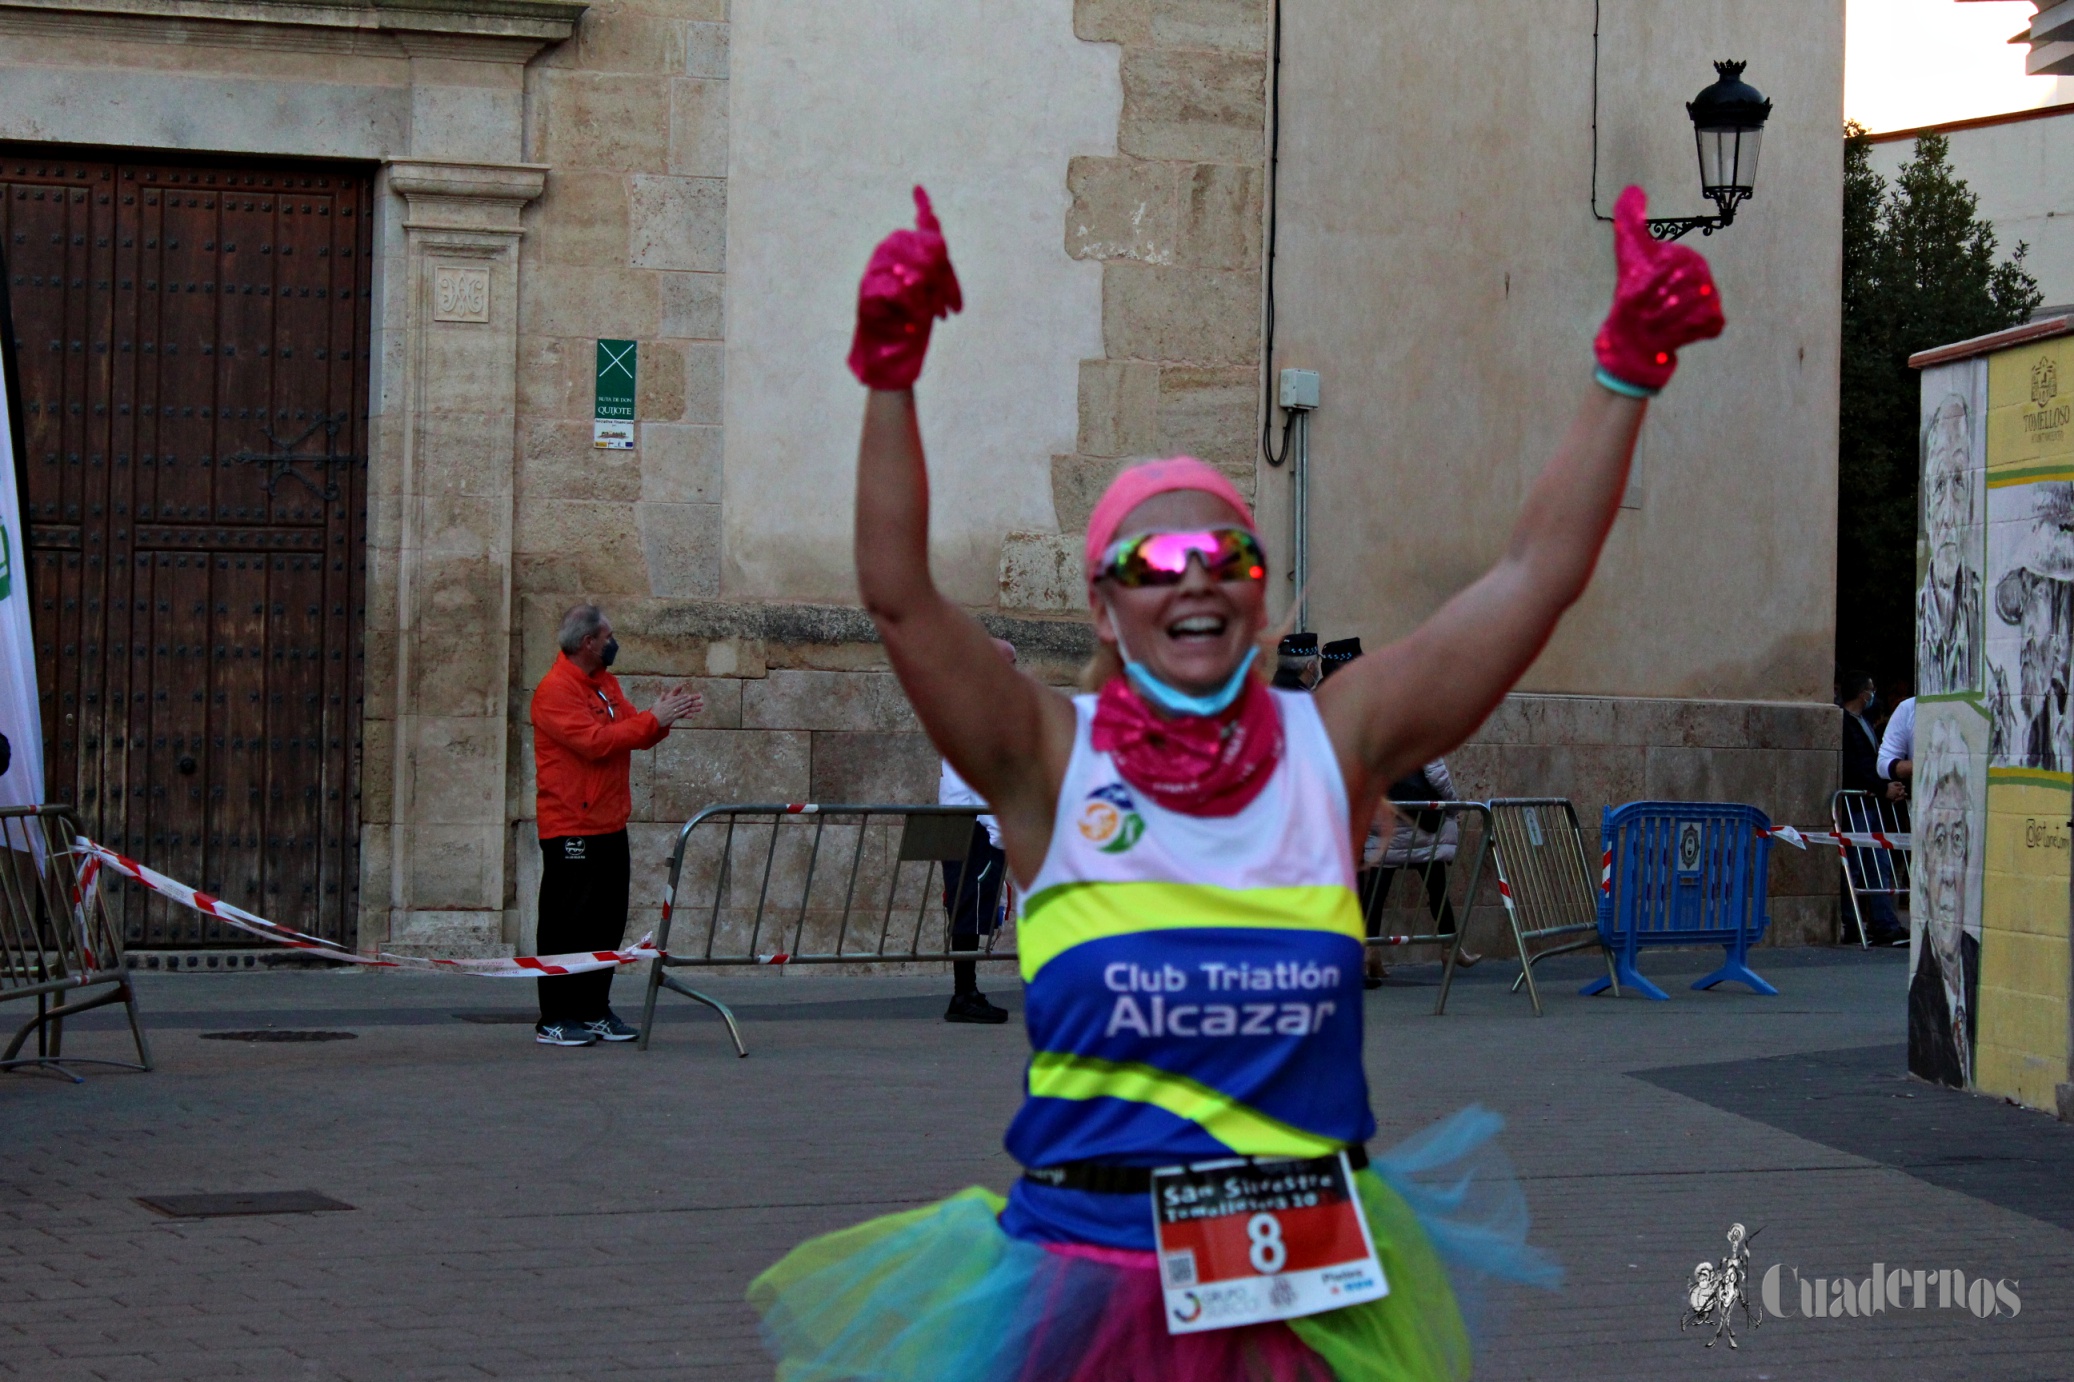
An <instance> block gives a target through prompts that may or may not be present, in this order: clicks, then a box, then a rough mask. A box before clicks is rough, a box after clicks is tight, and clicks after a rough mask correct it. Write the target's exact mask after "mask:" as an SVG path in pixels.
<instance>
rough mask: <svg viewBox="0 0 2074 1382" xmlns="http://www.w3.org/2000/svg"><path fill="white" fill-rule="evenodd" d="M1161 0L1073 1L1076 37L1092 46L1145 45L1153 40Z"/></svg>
mask: <svg viewBox="0 0 2074 1382" xmlns="http://www.w3.org/2000/svg"><path fill="white" fill-rule="evenodd" d="M1158 3H1159V0H1073V33H1074V36H1075V37H1077V38H1080V39H1083V40H1085V41H1087V42H1089V43H1123V44H1144V43H1150V42H1151V41H1152V12H1153V10H1154V9H1155V8H1156V7H1157V6H1158Z"/></svg>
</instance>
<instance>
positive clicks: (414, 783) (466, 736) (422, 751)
mask: <svg viewBox="0 0 2074 1382" xmlns="http://www.w3.org/2000/svg"><path fill="white" fill-rule="evenodd" d="M507 732H508V727H507V726H506V724H505V722H504V720H503V718H502V717H499V716H489V715H421V716H417V717H415V718H413V719H412V720H410V721H408V722H407V723H406V724H405V726H404V727H403V728H402V729H401V730H400V732H399V736H400V739H401V740H402V748H403V750H404V752H406V753H408V754H409V755H410V757H411V760H412V764H413V766H414V768H415V770H416V771H414V772H413V773H412V774H411V785H410V793H411V796H410V800H408V801H405V802H399V803H398V806H399V807H400V808H401V813H402V820H403V821H404V822H405V823H406V824H409V825H412V826H413V827H415V826H417V825H423V824H449V825H454V824H459V825H466V826H469V827H471V828H472V827H474V826H475V825H477V824H479V823H480V822H481V821H482V820H483V819H485V818H486V817H487V818H494V817H497V816H500V815H502V814H503V802H501V801H500V800H498V797H500V796H501V795H502V793H503V790H504V776H503V751H504V741H505V735H506V734H507ZM492 764H494V765H496V767H497V770H498V771H497V772H496V774H495V775H494V776H493V775H492V774H490V773H487V772H484V771H483V769H484V768H486V767H488V766H490V765H492ZM431 905H438V906H464V905H471V904H468V903H463V902H454V901H449V902H442V903H436V904H431Z"/></svg>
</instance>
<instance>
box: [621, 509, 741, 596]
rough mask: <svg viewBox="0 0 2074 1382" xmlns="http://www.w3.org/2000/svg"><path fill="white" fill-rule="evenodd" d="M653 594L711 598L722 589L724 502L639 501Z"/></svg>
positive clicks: (645, 552)
mask: <svg viewBox="0 0 2074 1382" xmlns="http://www.w3.org/2000/svg"><path fill="white" fill-rule="evenodd" d="M634 508H635V510H636V515H637V519H638V522H639V525H640V529H641V553H642V556H643V557H644V558H645V560H646V562H647V566H648V591H649V593H650V594H652V595H658V596H673V597H677V598H688V599H711V598H713V597H714V596H716V595H718V594H719V593H720V506H719V505H718V504H656V503H648V502H643V503H640V504H636V505H635V506H634Z"/></svg>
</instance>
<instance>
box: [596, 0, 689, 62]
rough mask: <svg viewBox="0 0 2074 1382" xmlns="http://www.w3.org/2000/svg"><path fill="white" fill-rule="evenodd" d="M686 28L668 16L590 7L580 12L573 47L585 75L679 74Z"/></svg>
mask: <svg viewBox="0 0 2074 1382" xmlns="http://www.w3.org/2000/svg"><path fill="white" fill-rule="evenodd" d="M686 27H687V26H686V25H685V24H684V22H683V21H682V20H680V19H677V18H675V17H674V16H671V15H663V14H654V13H650V12H648V11H644V10H637V9H634V8H632V7H631V6H627V5H611V6H604V5H593V6H591V8H590V9H588V10H586V11H584V16H583V25H582V28H581V29H580V30H579V31H578V33H577V42H576V46H577V48H578V50H579V51H580V52H581V53H582V67H583V69H584V70H585V71H587V72H681V71H682V70H684V63H685V57H686V39H687V37H688V36H687V35H686V33H685V29H686Z"/></svg>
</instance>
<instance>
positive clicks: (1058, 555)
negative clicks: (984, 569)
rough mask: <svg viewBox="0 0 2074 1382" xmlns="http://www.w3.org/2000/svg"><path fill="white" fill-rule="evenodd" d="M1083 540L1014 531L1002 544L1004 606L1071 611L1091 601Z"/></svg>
mask: <svg viewBox="0 0 2074 1382" xmlns="http://www.w3.org/2000/svg"><path fill="white" fill-rule="evenodd" d="M1080 559H1081V554H1080V539H1079V538H1078V537H1076V536H1074V535H1072V534H1070V533H1010V534H1008V536H1007V537H1006V538H1005V539H1003V540H1002V544H1001V608H1003V609H1016V610H1037V611H1054V612H1059V613H1069V612H1071V611H1074V610H1078V609H1082V608H1085V607H1086V604H1087V582H1086V580H1085V578H1084V577H1083V575H1082V573H1081V565H1080Z"/></svg>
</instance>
